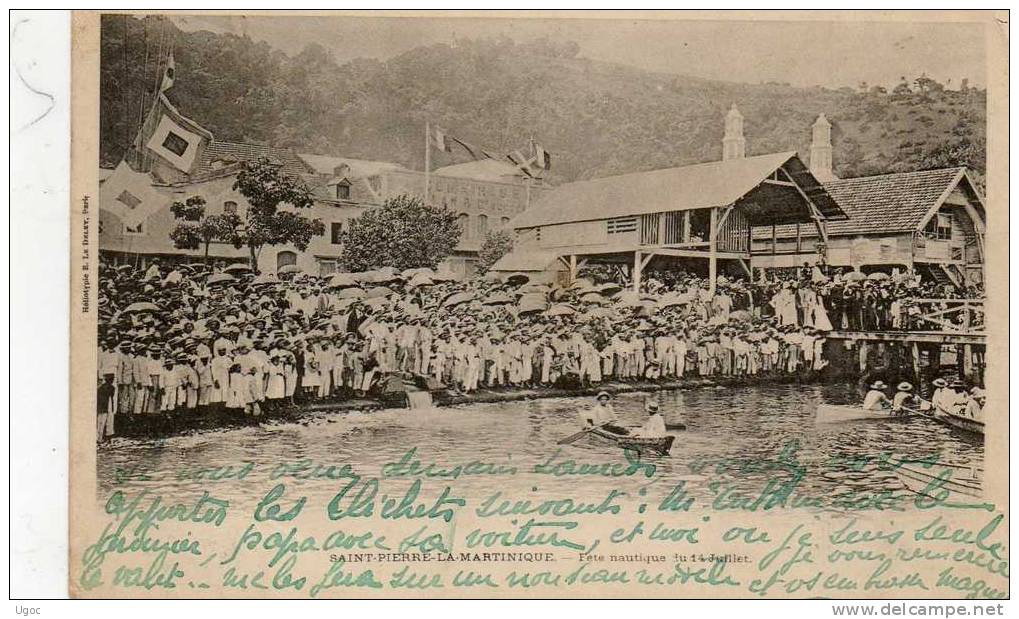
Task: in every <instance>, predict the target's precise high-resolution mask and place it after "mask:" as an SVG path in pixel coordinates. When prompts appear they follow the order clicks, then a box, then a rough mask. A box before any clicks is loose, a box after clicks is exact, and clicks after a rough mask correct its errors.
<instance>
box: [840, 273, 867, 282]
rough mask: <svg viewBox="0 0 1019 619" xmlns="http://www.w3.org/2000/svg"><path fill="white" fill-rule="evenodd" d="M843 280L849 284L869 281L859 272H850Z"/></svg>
mask: <svg viewBox="0 0 1019 619" xmlns="http://www.w3.org/2000/svg"><path fill="white" fill-rule="evenodd" d="M842 279H844V280H845V281H847V282H858V281H861V280H864V279H867V276H866V275H864V274H863V273H861V272H859V271H850V272H849V273H846V274H845V275H843V276H842Z"/></svg>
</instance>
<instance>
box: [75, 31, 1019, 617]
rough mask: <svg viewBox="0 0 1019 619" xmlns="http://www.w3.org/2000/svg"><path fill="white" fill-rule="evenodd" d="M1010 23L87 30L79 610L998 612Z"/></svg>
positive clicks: (81, 135) (1005, 562)
mask: <svg viewBox="0 0 1019 619" xmlns="http://www.w3.org/2000/svg"><path fill="white" fill-rule="evenodd" d="M1008 34H1009V33H1008V13H1007V12H1000V13H995V12H962V11H960V12H944V11H942V12H938V11H932V12H922V11H916V12H874V13H870V12H866V11H860V12H804V13H796V12H788V13H767V14H765V13H760V14H758V13H753V12H734V13H725V12H715V13H664V12H646V13H645V12H633V13H608V12H592V13H583V12H580V13H568V14H560V13H551V12H550V13H542V12H490V13H486V12H469V13H443V12H419V13H398V12H392V13H386V12H375V13H265V12H262V13H258V12H252V13H239V12H220V13H98V12H78V13H75V15H74V17H73V51H74V54H73V100H72V117H73V130H72V151H73V161H72V168H73V182H72V194H71V195H72V204H71V206H70V208H71V212H72V235H71V238H72V241H71V273H72V280H71V282H70V285H71V288H72V295H71V302H72V307H71V316H72V324H71V333H72V337H73V342H72V360H71V361H72V364H71V374H72V390H71V397H72V410H71V418H70V432H71V445H72V452H71V454H72V463H71V471H70V479H71V485H70V490H69V491H70V502H71V518H70V532H69V543H70V575H69V583H68V587H69V592H70V595H72V596H74V597H82V598H300V599H325V598H592V597H596V598H712V599H713V598H749V599H762V598H832V599H874V598H879V599H888V600H894V599H913V600H917V599H919V600H925V601H928V602H930V603H932V604H933V603H936V602H938V601H942V600H956V599H970V600H999V599H1003V598H1007V597H1008V596H1009V594H1010V590H1009V554H1010V548H1009V544H1008V532H1009V510H1008V505H1009V503H1008V451H1009V445H1008V430H1009V420H1008V383H1007V372H1008V359H1007V353H1008V322H1007V309H1008V264H1007V243H1008V220H1009V217H1008V207H1009V196H1008V178H1007V154H1008V143H1007V133H1008V132H1007V129H1008V124H1007V103H1008V90H1007V79H1008V73H1007V70H1008V65H1007V56H1006V51H1007V42H1008ZM987 606H988V607H990V606H991V604H990V603H989V602H988V603H987ZM896 608H898V607H896ZM910 612H912V611H910ZM894 614H900V613H894ZM991 614H993V613H991Z"/></svg>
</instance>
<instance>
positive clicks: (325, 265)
mask: <svg viewBox="0 0 1019 619" xmlns="http://www.w3.org/2000/svg"><path fill="white" fill-rule="evenodd" d="M336 267H337V260H336V258H319V259H318V274H319V277H325V276H327V275H332V274H333V273H335V272H336Z"/></svg>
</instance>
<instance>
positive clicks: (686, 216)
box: [682, 211, 690, 243]
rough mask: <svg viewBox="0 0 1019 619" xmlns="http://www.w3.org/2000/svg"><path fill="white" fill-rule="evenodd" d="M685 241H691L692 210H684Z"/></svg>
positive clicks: (683, 237)
mask: <svg viewBox="0 0 1019 619" xmlns="http://www.w3.org/2000/svg"><path fill="white" fill-rule="evenodd" d="M682 239H683V242H684V243H689V242H690V211H683V236H682Z"/></svg>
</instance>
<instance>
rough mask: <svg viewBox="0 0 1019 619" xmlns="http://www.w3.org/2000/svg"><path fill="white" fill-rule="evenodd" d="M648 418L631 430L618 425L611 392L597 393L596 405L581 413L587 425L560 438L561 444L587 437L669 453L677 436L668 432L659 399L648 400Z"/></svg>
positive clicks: (647, 451) (638, 448)
mask: <svg viewBox="0 0 1019 619" xmlns="http://www.w3.org/2000/svg"><path fill="white" fill-rule="evenodd" d="M645 410H646V411H647V413H648V418H647V420H645V422H644V425H642V426H641V427H640V428H636V429H633V430H631V429H629V428H625V427H623V426H620V425H618V422H617V417H616V412H615V409H614V408H613V407H612V394H610V393H609V392H607V391H602V392H600V393H598V395H597V397H596V398H595V405H594V406H592V407H591V408H589V409H587V410H584V411H582V412H581V414H580V416H581V419H582V420H583V422H584V424H585V427H584V429H583V430H581V431H579V432H577V433H575V434H571V435H570V436H567V437H566V438H564V439H561V440H560V441H558V443H559V444H560V445H569V444H570V443H574V442H576V441H578V440H580V439H582V438H584V437H585V436H590V437H592V438H595V439H598V440H600V441H602V442H608V443H610V444H613V445H617V446H619V447H622V448H623V449H629V450H632V451H637V452H641V453H650V454H656V455H661V456H664V455H668V453H669V451H670V450H671V449H672V443H673V441H675V440H676V437H675V436H673V435H671V434H666V424H665V419H664V418H663V417H662V414H661V410H660V407H659V405H658V403H657V402H653V401H648V402H646V403H645Z"/></svg>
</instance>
